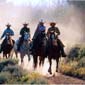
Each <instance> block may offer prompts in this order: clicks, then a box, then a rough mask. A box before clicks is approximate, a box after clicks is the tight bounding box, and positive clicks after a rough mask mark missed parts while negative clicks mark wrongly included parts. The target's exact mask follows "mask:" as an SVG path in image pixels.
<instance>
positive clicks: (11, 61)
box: [0, 59, 18, 72]
mask: <svg viewBox="0 0 85 85" xmlns="http://www.w3.org/2000/svg"><path fill="white" fill-rule="evenodd" d="M17 63H18V60H14V59H7V60H2V61H1V62H0V72H1V71H2V70H3V69H4V68H5V67H6V66H8V65H12V66H13V65H16V64H17Z"/></svg>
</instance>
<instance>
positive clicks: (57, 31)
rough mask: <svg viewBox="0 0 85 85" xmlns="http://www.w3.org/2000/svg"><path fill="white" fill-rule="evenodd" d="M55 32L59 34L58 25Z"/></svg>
mask: <svg viewBox="0 0 85 85" xmlns="http://www.w3.org/2000/svg"><path fill="white" fill-rule="evenodd" d="M55 32H56V33H57V34H58V35H60V30H59V29H58V27H56V28H55Z"/></svg>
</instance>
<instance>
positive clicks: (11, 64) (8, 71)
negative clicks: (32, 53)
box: [0, 59, 47, 84]
mask: <svg viewBox="0 0 85 85" xmlns="http://www.w3.org/2000/svg"><path fill="white" fill-rule="evenodd" d="M0 66H1V67H0V71H1V72H0V84H47V81H46V80H45V79H44V78H43V77H42V76H41V75H39V74H37V73H28V72H27V71H26V70H24V69H22V68H21V67H19V66H18V65H17V63H16V61H15V60H8V59H7V60H3V61H1V62H0Z"/></svg>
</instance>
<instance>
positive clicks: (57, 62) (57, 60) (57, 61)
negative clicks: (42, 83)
mask: <svg viewBox="0 0 85 85" xmlns="http://www.w3.org/2000/svg"><path fill="white" fill-rule="evenodd" d="M58 64H59V58H57V59H56V72H58Z"/></svg>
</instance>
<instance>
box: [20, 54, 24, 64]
mask: <svg viewBox="0 0 85 85" xmlns="http://www.w3.org/2000/svg"><path fill="white" fill-rule="evenodd" d="M20 57H21V64H22V63H23V58H24V55H23V54H22V53H21V54H20Z"/></svg>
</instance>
